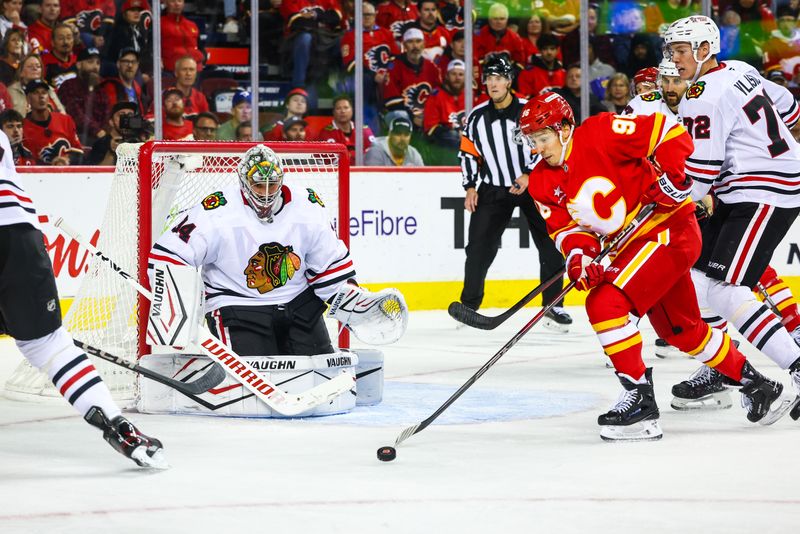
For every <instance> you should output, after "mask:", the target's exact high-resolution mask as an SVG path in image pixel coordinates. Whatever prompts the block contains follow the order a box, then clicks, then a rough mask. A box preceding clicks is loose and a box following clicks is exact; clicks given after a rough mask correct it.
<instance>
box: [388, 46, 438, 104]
mask: <svg viewBox="0 0 800 534" xmlns="http://www.w3.org/2000/svg"><path fill="white" fill-rule="evenodd" d="M441 85H442V80H441V78H440V77H439V69H438V68H437V67H436V65H435V64H434V63H433V61H429V60H427V59H424V58H423V59H422V63H421V64H420V65H419V66H416V65H412V64H411V63H409V62H408V60H407V59H406V56H405V54H401V55H400V56H399V57H398V58H397V60H396V61H395V62H394V64H393V65H392V69H391V70H390V71H389V80H388V81H387V82H386V88H385V89H384V91H383V99H384V102H385V103H386V107H387V108H391V107H399V105H400V104H403V105H405V107H406V108H408V109H421V108H424V107H425V102H426V101H427V100H428V97H429V96H430V95H431V93H432V92H433V90H434V89H437V88H439V87H440V86H441Z"/></svg>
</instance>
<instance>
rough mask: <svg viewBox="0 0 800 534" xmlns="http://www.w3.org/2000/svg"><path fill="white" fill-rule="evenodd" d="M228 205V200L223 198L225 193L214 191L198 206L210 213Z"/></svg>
mask: <svg viewBox="0 0 800 534" xmlns="http://www.w3.org/2000/svg"><path fill="white" fill-rule="evenodd" d="M227 204H228V199H227V198H225V192H223V191H214V192H213V193H211V194H210V195H208V196H206V197H205V198H204V199H203V200H201V201H200V206H202V207H203V210H204V211H211V210H215V209H217V208H220V207H222V206H225V205H227Z"/></svg>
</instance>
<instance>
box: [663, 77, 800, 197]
mask: <svg viewBox="0 0 800 534" xmlns="http://www.w3.org/2000/svg"><path fill="white" fill-rule="evenodd" d="M678 114H679V115H680V116H681V117H683V125H684V127H685V128H686V130H687V131H688V132H689V134H690V135H691V136H692V138H693V139H694V152H693V153H692V155H691V157H689V158H688V159H687V160H686V175H687V176H689V177H691V178H692V179H693V180H694V185H693V186H692V198H703V196H705V195H706V194H707V193H708V192H709V190H713V193H714V194H715V195H716V196H717V197H718V198H719V199H720V200H722V201H723V202H726V203H728V204H735V203H738V202H758V203H761V204H769V205H772V206H777V207H781V208H793V207H798V206H800V145H798V143H797V142H796V141H795V140H794V137H793V136H792V133H791V132H790V131H789V129H790V128H791V127H792V126H794V124H795V123H796V122H797V120H798V118H800V108H798V105H797V102H796V101H795V99H794V97H792V95H791V93H789V91H788V90H787V89H785V88H784V87H781V86H780V85H777V84H775V83H773V82H771V81H769V80H765V79H764V78H762V77H761V75H759V73H758V71H757V70H756V69H754V68H753V67H752V66H750V65H748V64H747V63H744V62H741V61H725V62H723V63H721V64H720V66H719V67H718V68H716V69H713V70H711V71H709V72H707V73H706V74H705V75H703V76H701V77H700V79H699V80H698V81H697V82H696V83H694V84H693V85H692V86H690V87H689V89H688V90H687V91H686V94H685V95H684V97H683V99H682V100H681V103H680V105H679V108H678Z"/></svg>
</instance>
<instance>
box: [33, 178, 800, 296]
mask: <svg viewBox="0 0 800 534" xmlns="http://www.w3.org/2000/svg"><path fill="white" fill-rule="evenodd" d="M20 173H21V174H22V176H23V183H24V187H25V188H26V190H27V191H28V192H29V193H30V195H31V196H32V197H33V199H34V201H35V202H36V205H37V207H38V209H39V211H40V213H41V214H45V215H49V216H51V217H58V216H61V217H64V219H65V220H67V221H68V222H70V223H71V224H72V225H73V226H74V227H76V228H77V229H78V230H79V231H80V233H81V234H82V235H84V236H92V235H94V234H95V233H96V232H98V231H99V230H98V228H99V226H100V223H101V221H102V217H103V214H104V212H105V208H106V202H107V198H108V194H109V191H110V186H111V178H112V176H113V169H112V168H111V167H47V168H23V169H20ZM350 183H351V185H350V220H349V221H348V223H349V228H350V239H351V242H350V246H351V252H352V255H353V258H354V261H355V265H356V271H357V273H358V280H359V282H360V283H361V284H362V285H367V286H368V287H369V288H370V289H380V288H381V287H390V286H391V287H397V288H399V289H400V290H401V291H402V292H403V293H404V294H405V296H406V300H407V301H408V304H409V306H410V308H411V309H413V310H434V309H446V308H447V306H448V304H449V303H450V302H451V301H453V300H457V299H458V296H459V294H460V291H461V286H462V280H463V272H464V258H465V255H464V246H465V244H466V241H467V228H468V224H469V214H468V213H467V212H466V210H465V209H464V202H463V200H464V190H463V188H462V187H461V173H460V171H459V170H458V169H456V168H444V167H438V168H420V169H402V170H398V169H395V168H366V167H362V168H353V169H351V174H350ZM323 200H324V199H323ZM336 223H337V224H339V222H338V221H336ZM43 230H44V232H45V236H46V238H47V240H48V251H49V253H50V255H51V258H52V259H53V265H54V268H55V271H56V278H57V281H58V286H59V292H60V294H61V297H62V300H65V301H66V302H65V304H68V303H69V301H70V297H71V296H72V295H74V294H75V291H76V290H77V288H78V285H79V283H80V277H81V274H82V272H83V270H84V269H85V268H86V267H85V266H86V253H85V252H84V251H82V250H80V248H79V247H78V246H77V243H74V242H71V241H69V240H64V239H63V238H61V239H59V238H58V236H59V234H58V232H57V231H56V230H55V229H54V228H53V227H51V226H49V225H44V227H43ZM772 265H773V266H774V267H775V269H776V270H777V271H778V273H779V274H780V275H782V276H783V277H784V279H785V280H786V281H787V283H789V285H790V287H791V288H792V290H793V292H794V293H795V294H797V293H798V290H800V229H798V227H797V225H795V227H794V228H792V230H791V231H790V232H789V234H788V235H787V237H786V238H785V239H784V241H783V242H782V243H781V245H780V246H779V247H778V249H777V250H776V252H775V255H774V257H773V262H772ZM538 271H539V268H538V257H537V251H536V248H535V246H534V245H533V243H532V241H531V239H530V235H529V234H528V230H527V225H526V223H525V221H524V219H520V218H519V211H518V210H516V211H515V213H514V215H513V216H512V218H511V221H510V222H509V225H508V228H507V229H506V232H505V233H504V235H503V243H502V248H501V249H500V251H499V253H498V255H497V258H496V259H495V261H494V263H493V264H492V267H491V269H490V271H489V275H488V277H487V286H486V298H485V301H484V307H498V308H502V307H506V306H509V305H511V304H513V303H514V302H516V301H517V300H518V299H519V298H520V297H521V296H522V295H524V294H525V293H527V292H528V291H529V290H530V289H531V288H532V287H534V285H535V284H536V283H537V282H536V281H537V280H538V278H539V272H538ZM582 299H583V294H582V293H579V292H572V293H571V295H570V296H569V298H568V299H567V303H568V304H580V303H581V302H582Z"/></svg>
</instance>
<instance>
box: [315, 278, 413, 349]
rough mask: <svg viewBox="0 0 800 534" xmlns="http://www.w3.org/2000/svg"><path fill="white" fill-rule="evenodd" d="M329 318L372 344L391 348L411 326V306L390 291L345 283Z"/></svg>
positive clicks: (361, 339)
mask: <svg viewBox="0 0 800 534" xmlns="http://www.w3.org/2000/svg"><path fill="white" fill-rule="evenodd" d="M327 317H332V318H334V319H336V320H337V321H339V322H340V323H342V324H343V325H344V326H345V327H346V328H347V329H348V330H350V331H351V332H353V335H355V336H356V337H357V338H358V339H359V340H360V341H362V342H364V343H369V344H370V345H388V344H389V343H394V342H395V341H397V340H398V339H400V338H401V337H402V335H403V334H404V333H405V331H406V327H407V326H408V307H407V306H406V301H405V299H404V298H403V294H402V293H400V291H398V290H397V289H394V288H387V289H382V290H380V291H378V292H377V293H371V292H369V291H367V290H366V289H364V288H363V287H358V286H356V285H353V284H345V285H344V286H343V287H342V289H340V290H339V292H338V293H337V294H336V296H334V297H333V302H332V303H331V307H330V309H329V310H328V314H327Z"/></svg>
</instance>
